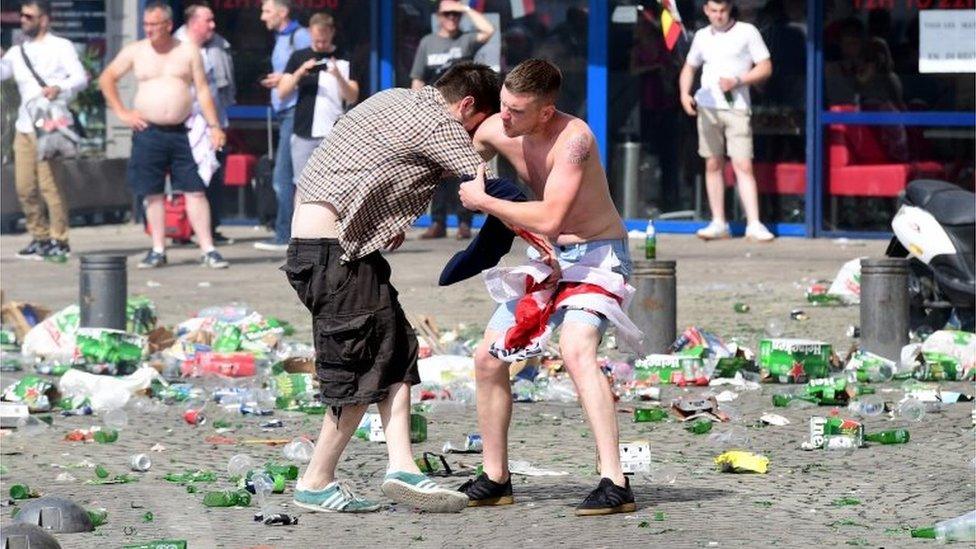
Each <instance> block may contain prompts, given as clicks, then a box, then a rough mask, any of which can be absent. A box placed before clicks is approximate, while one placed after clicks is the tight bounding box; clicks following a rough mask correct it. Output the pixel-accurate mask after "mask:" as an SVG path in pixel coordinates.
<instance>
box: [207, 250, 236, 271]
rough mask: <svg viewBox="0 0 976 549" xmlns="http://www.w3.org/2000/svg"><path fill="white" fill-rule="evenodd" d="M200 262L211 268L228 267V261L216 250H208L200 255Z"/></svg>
mask: <svg viewBox="0 0 976 549" xmlns="http://www.w3.org/2000/svg"><path fill="white" fill-rule="evenodd" d="M200 264H201V265H203V266H204V267H210V268H211V269H226V268H227V267H230V263H228V262H227V260H226V259H224V256H222V255H220V252H218V251H217V250H210V251H209V252H207V253H205V254H203V255H202V256H200Z"/></svg>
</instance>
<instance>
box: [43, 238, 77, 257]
mask: <svg viewBox="0 0 976 549" xmlns="http://www.w3.org/2000/svg"><path fill="white" fill-rule="evenodd" d="M70 256H71V246H68V241H67V240H54V239H51V240H50V241H49V242H48V246H47V248H46V249H45V250H44V259H50V260H53V261H57V260H67V259H68V257H70Z"/></svg>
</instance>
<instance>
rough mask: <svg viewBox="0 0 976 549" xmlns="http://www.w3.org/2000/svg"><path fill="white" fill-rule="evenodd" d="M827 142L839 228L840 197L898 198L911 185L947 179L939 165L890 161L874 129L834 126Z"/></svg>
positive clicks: (830, 189)
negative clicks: (922, 181)
mask: <svg viewBox="0 0 976 549" xmlns="http://www.w3.org/2000/svg"><path fill="white" fill-rule="evenodd" d="M830 110H831V111H833V112H851V111H854V110H856V108H855V107H854V106H852V105H836V106H833V107H831V108H830ZM827 139H828V142H827V166H828V173H827V192H828V194H829V196H830V220H831V223H832V225H833V227H837V197H840V196H857V197H872V198H894V197H896V196H898V193H900V192H901V191H902V190H903V189H904V188H905V186H906V185H908V182H909V181H911V180H913V179H918V178H923V177H928V178H934V179H941V178H943V177H944V176H945V169H944V168H943V166H942V164H941V163H939V162H935V161H920V162H897V161H894V160H893V159H891V158H890V155H889V154H888V152H887V151H886V150H885V148H884V146H883V145H882V143H881V140H880V139H879V137H878V129H877V127H873V126H854V125H846V124H831V125H830V127H829V130H828V137H827Z"/></svg>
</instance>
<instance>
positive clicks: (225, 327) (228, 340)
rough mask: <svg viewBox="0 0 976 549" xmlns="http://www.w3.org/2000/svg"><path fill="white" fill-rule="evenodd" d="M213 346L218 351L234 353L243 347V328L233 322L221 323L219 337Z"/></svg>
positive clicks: (218, 330)
mask: <svg viewBox="0 0 976 549" xmlns="http://www.w3.org/2000/svg"><path fill="white" fill-rule="evenodd" d="M211 348H212V349H213V350H214V351H216V352H218V353H232V352H234V351H236V350H238V349H240V348H241V329H240V328H238V327H237V326H234V325H233V324H223V323H221V324H220V325H219V327H218V328H217V338H216V339H214V342H213V345H212V346H211Z"/></svg>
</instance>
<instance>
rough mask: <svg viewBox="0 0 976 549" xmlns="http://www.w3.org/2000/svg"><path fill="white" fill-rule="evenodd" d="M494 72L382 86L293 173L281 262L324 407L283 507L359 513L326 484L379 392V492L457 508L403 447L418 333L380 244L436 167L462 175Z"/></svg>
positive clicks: (399, 234)
mask: <svg viewBox="0 0 976 549" xmlns="http://www.w3.org/2000/svg"><path fill="white" fill-rule="evenodd" d="M498 93H499V79H498V75H497V74H496V73H495V72H494V71H492V70H491V69H490V68H488V67H486V66H484V65H479V64H475V63H464V64H459V65H457V66H455V67H454V68H452V69H450V70H449V71H447V72H446V73H445V74H444V76H442V77H441V78H440V79H439V80H438V81H437V82H436V83H435V84H434V85H433V86H425V87H423V88H421V89H419V90H415V91H414V90H407V89H390V90H386V91H383V92H380V93H378V94H376V95H374V96H372V97H370V98H369V99H367V100H366V101H364V102H363V103H361V104H360V105H358V106H357V107H356V108H354V109H353V110H352V111H350V112H349V113H347V114H346V115H344V116H343V117H342V118H340V119H339V121H338V122H336V125H335V127H334V128H333V130H332V133H331V134H330V135H329V136H328V137H327V138H326V139H325V140H324V141H323V142H322V144H321V145H320V146H319V148H318V149H316V150H315V152H314V153H313V154H312V157H311V158H310V159H309V161H308V164H306V167H305V170H304V171H303V172H302V176H301V178H300V179H299V181H298V206H297V207H296V209H295V215H294V217H293V219H292V240H291V244H290V245H289V246H288V258H287V261H286V263H285V265H284V266H283V267H282V270H284V271H285V273H286V274H287V277H288V282H289V283H290V284H291V285H292V287H293V288H294V289H295V291H296V292H297V293H298V297H299V298H300V299H301V300H302V302H303V303H304V304H305V306H306V307H307V308H308V310H309V311H310V312H311V313H312V331H313V337H314V341H315V355H316V358H315V366H316V372H317V375H318V378H319V381H320V382H321V386H322V395H321V396H322V400H323V401H324V403H325V404H327V405H328V406H330V407H331V413H330V414H326V416H325V420H324V422H323V425H322V431H321V433H320V435H319V437H318V440H317V441H316V444H315V452H314V454H313V456H312V460H311V462H310V463H309V465H308V468H307V469H306V470H305V472H304V474H303V475H302V478H301V479H300V480H299V481H298V485H297V486H296V487H295V504H296V505H298V506H300V507H304V508H306V509H311V510H315V511H341V512H366V511H375V510H376V509H378V508H379V505H378V504H376V503H373V502H370V501H367V500H366V499H363V498H361V497H358V496H356V495H355V494H353V492H352V490H351V489H350V488H349V486H348V485H347V484H345V483H344V482H342V481H337V480H336V478H335V468H336V464H337V463H338V461H339V457H340V455H341V454H342V451H343V450H344V449H345V447H346V444H347V443H348V442H349V439H350V437H351V436H352V434H353V432H354V431H355V430H356V427H357V426H358V425H359V422H360V420H361V418H362V416H363V413H364V412H365V411H366V408H367V406H369V405H370V404H372V403H377V404H378V407H379V410H380V416H381V418H382V420H383V427H384V433H385V435H386V447H387V452H388V454H389V467H388V469H387V474H386V477H385V479H384V481H383V486H382V490H383V493H384V494H386V495H387V496H388V497H390V498H392V499H393V500H395V501H398V502H402V503H406V504H409V505H412V506H414V507H418V508H420V509H424V510H427V511H440V512H457V511H460V510H461V509H463V508H464V507H466V506H467V504H468V497H467V496H466V495H464V494H462V493H460V492H457V491H454V490H449V489H446V488H441V487H439V486H438V485H437V484H435V483H434V482H433V481H431V480H430V479H428V478H427V477H426V476H424V475H423V474H422V473H421V472H420V470H419V469H418V468H417V465H416V463H414V461H413V451H412V450H411V447H410V432H409V431H410V429H409V425H410V385H411V384H414V383H418V382H420V376H419V374H418V371H417V337H416V334H415V333H414V331H413V328H411V327H410V324H409V323H408V322H407V319H406V316H405V315H404V313H403V309H402V308H401V307H400V303H399V301H398V300H397V291H396V289H395V288H394V287H393V285H392V284H390V265H389V264H388V263H387V262H386V260H385V259H384V258H383V256H382V255H380V252H379V250H380V249H381V248H384V247H385V248H386V249H388V250H394V249H396V248H397V247H399V246H400V244H402V243H403V239H404V231H405V230H406V228H407V227H409V226H410V225H411V224H412V223H413V222H414V220H416V218H417V217H418V216H420V215H421V214H422V213H423V212H424V210H425V209H426V208H427V204H428V203H429V202H430V199H431V195H432V194H433V192H434V187H435V185H437V184H438V182H440V181H441V180H442V179H443V177H444V176H445V175H453V176H456V177H462V176H466V175H467V176H474V175H475V173H476V172H477V171H478V166H479V165H480V164H481V163H482V160H481V157H480V156H479V155H478V153H477V152H475V150H474V148H473V147H472V144H471V136H472V135H473V133H474V131H475V130H476V129H477V128H478V126H479V125H480V124H481V122H482V121H483V120H485V118H487V117H488V116H490V115H491V114H493V113H495V112H498V105H499V99H498V97H499V96H498Z"/></svg>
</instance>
